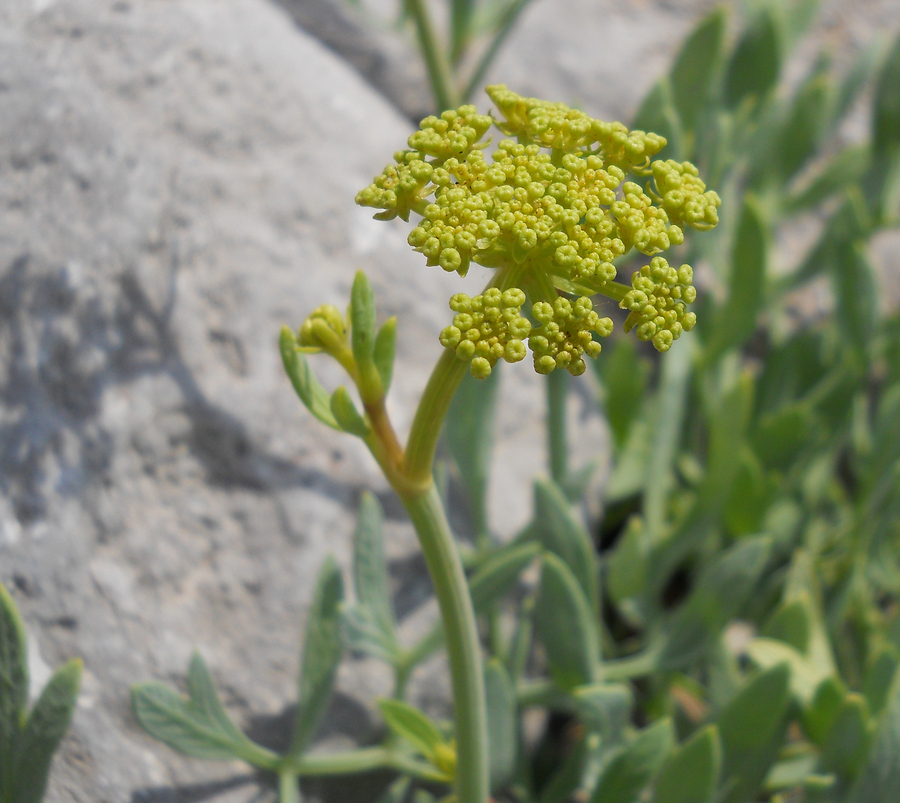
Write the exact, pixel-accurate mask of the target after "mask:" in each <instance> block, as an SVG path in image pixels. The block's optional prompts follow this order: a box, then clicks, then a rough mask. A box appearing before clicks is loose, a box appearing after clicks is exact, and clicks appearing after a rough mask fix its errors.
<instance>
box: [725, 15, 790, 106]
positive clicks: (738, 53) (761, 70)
mask: <svg viewBox="0 0 900 803" xmlns="http://www.w3.org/2000/svg"><path fill="white" fill-rule="evenodd" d="M780 70H781V47H780V43H779V33H778V28H777V24H776V21H775V18H774V16H773V14H772V12H771V11H770V10H769V9H766V8H764V9H763V10H762V11H761V12H760V13H759V14H758V15H757V17H756V18H755V19H754V20H753V22H752V23H751V24H750V26H749V27H748V28H747V30H746V31H745V32H744V35H743V36H742V37H741V39H740V41H739V42H738V44H737V47H736V48H735V50H734V53H733V54H732V56H731V61H730V63H729V65H728V71H727V73H726V76H725V103H726V105H727V106H729V107H730V108H732V109H733V108H736V107H737V106H738V105H740V103H741V102H742V101H743V100H745V99H747V98H751V97H752V98H755V99H756V102H759V101H760V100H761V99H762V97H763V96H764V95H765V94H766V93H767V92H768V91H769V90H770V89H771V88H772V87H773V86H774V85H775V83H776V82H777V81H778V74H779V72H780Z"/></svg>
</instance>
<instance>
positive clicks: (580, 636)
mask: <svg viewBox="0 0 900 803" xmlns="http://www.w3.org/2000/svg"><path fill="white" fill-rule="evenodd" d="M543 564H544V565H543V568H542V571H541V585H540V592H539V594H538V599H537V604H536V605H535V624H536V627H537V634H538V637H539V638H540V640H541V642H542V643H543V645H544V648H545V649H546V651H547V661H548V663H549V664H550V674H551V675H552V677H553V679H554V680H555V681H556V682H557V683H558V684H559V685H560V686H562V687H563V688H568V689H571V688H574V687H576V686H583V685H585V684H586V683H593V682H595V681H596V680H598V677H597V674H598V662H599V657H600V644H599V639H598V635H597V628H596V625H595V619H594V616H593V613H592V612H591V608H590V604H589V603H588V601H587V598H586V597H585V596H584V592H583V591H582V590H581V586H580V585H579V583H578V580H577V579H576V578H575V575H573V574H572V572H571V570H570V569H569V567H568V566H567V565H566V564H565V563H564V562H563V561H562V560H561V559H560V558H558V557H557V556H556V555H554V554H553V553H546V554H545V555H544V558H543Z"/></svg>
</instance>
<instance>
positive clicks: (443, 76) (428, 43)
mask: <svg viewBox="0 0 900 803" xmlns="http://www.w3.org/2000/svg"><path fill="white" fill-rule="evenodd" d="M406 8H407V10H408V11H409V14H410V16H412V18H413V21H414V22H415V25H416V36H417V37H418V39H419V48H420V50H421V51H422V56H423V57H424V58H425V66H426V67H427V68H428V79H429V80H430V81H431V90H432V92H433V93H434V102H435V103H436V104H437V106H438V112H442V111H444V110H445V109H455V108H456V107H457V106H458V105H459V104H458V103H457V102H456V101H457V98H456V93H455V92H454V91H453V88H452V84H451V80H450V66H449V65H448V63H447V59H446V57H445V56H444V54H443V53H442V52H441V49H440V47H439V46H438V43H437V37H436V36H435V33H434V26H433V25H432V24H431V17H430V16H429V14H428V8H427V6H426V4H425V0H406Z"/></svg>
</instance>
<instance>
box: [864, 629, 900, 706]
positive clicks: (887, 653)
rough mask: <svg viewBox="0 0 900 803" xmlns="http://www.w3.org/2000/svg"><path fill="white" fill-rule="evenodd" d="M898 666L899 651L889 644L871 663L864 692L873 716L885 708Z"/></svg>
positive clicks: (882, 648)
mask: <svg viewBox="0 0 900 803" xmlns="http://www.w3.org/2000/svg"><path fill="white" fill-rule="evenodd" d="M898 666H900V659H898V656H897V650H896V649H895V648H894V647H893V646H891V645H889V644H887V645H884V646H882V647H881V649H880V650H879V651H878V652H877V653H876V654H875V657H874V658H873V659H871V661H870V662H869V666H868V668H867V669H866V675H865V679H864V681H863V692H864V693H865V695H866V699H867V700H868V701H869V708H870V709H871V711H872V713H873V714H876V715H877V714H880V713H881V709H882V708H884V705H885V703H886V702H887V697H888V692H889V691H890V688H891V680H892V679H893V677H894V675H895V674H896V673H897V667H898Z"/></svg>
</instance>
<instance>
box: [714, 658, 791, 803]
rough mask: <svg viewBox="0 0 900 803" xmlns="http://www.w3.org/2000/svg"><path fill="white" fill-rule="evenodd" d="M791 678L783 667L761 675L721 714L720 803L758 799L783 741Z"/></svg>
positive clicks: (780, 666) (789, 673)
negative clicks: (721, 791) (757, 796)
mask: <svg viewBox="0 0 900 803" xmlns="http://www.w3.org/2000/svg"><path fill="white" fill-rule="evenodd" d="M790 678H791V671H790V669H789V667H788V665H787V664H784V663H782V664H778V665H777V666H774V667H772V668H771V669H769V670H767V671H765V672H762V673H760V674H759V675H757V676H756V677H755V678H753V680H751V681H750V682H749V683H748V684H747V685H746V686H744V688H743V689H742V690H741V691H740V692H739V693H738V695H737V696H736V697H735V698H734V699H733V700H732V701H731V702H730V703H729V704H728V705H727V706H726V707H725V709H724V710H723V711H722V712H721V713H720V714H719V717H718V726H719V736H720V738H721V741H722V754H723V762H722V784H723V786H722V788H723V790H724V792H723V793H722V794H721V795H720V797H719V799H718V800H719V803H746V801H748V800H753V799H755V796H756V793H757V791H758V790H759V788H760V786H761V785H762V783H763V780H764V779H765V777H766V774H767V773H768V772H769V768H770V767H771V766H772V764H773V763H774V761H775V758H776V757H777V755H778V750H779V748H780V747H781V744H782V741H783V734H784V730H785V727H786V725H787V714H788V706H789V704H790V700H791V696H790Z"/></svg>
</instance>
